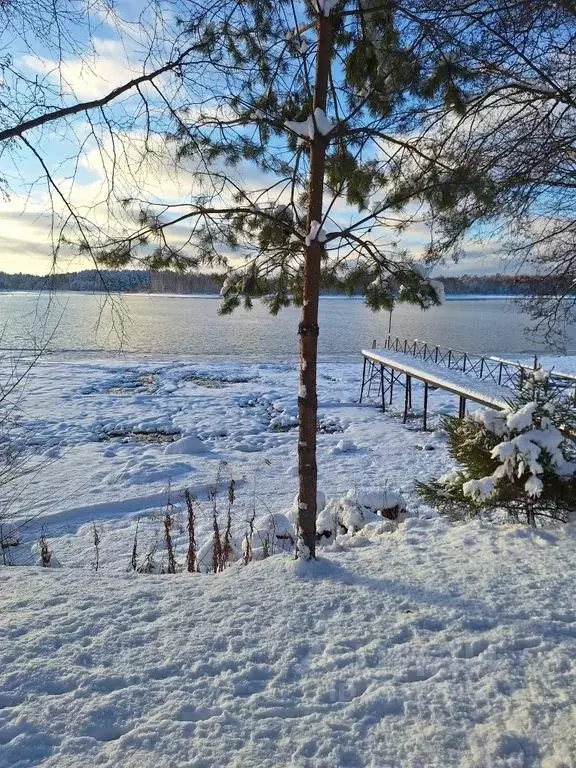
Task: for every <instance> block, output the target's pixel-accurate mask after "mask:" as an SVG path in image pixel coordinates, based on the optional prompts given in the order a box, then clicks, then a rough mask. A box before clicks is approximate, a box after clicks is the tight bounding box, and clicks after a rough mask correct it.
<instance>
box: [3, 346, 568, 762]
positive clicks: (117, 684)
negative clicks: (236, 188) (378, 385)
mask: <svg viewBox="0 0 576 768" xmlns="http://www.w3.org/2000/svg"><path fill="white" fill-rule="evenodd" d="M559 367H560V366H559ZM562 367H564V366H562ZM360 376H361V362H360V360H359V361H358V362H357V363H354V364H349V363H323V364H321V366H320V369H319V403H320V413H319V429H320V432H319V435H318V450H319V467H320V487H321V489H322V491H323V492H324V494H325V495H326V496H327V497H328V506H330V503H331V502H330V500H331V499H332V500H334V499H338V498H341V497H342V496H343V495H344V494H345V493H346V492H347V491H349V489H359V490H361V489H372V493H374V489H379V491H378V493H377V494H376V496H377V498H378V499H380V498H384V497H389V498H390V499H396V500H398V499H399V496H398V495H397V492H398V493H401V494H402V497H403V499H404V500H405V503H406V512H405V515H406V516H407V519H406V520H405V522H401V523H400V524H399V525H396V524H395V523H390V521H383V523H382V524H381V525H372V526H368V527H367V528H365V529H363V530H362V531H360V532H359V533H358V534H356V535H355V536H342V535H340V536H339V537H337V539H336V543H335V544H333V545H330V546H328V547H324V548H322V549H321V559H320V560H319V561H318V562H317V563H315V564H306V563H302V562H298V563H297V562H294V560H293V559H292V558H291V556H290V555H275V556H273V557H270V558H268V559H266V560H264V561H261V562H255V563H252V564H250V565H249V566H242V565H240V564H235V565H233V566H232V567H231V568H230V569H228V570H226V571H225V572H224V573H221V574H217V575H206V574H188V573H177V574H174V575H168V574H166V575H162V576H160V575H140V574H135V573H127V568H128V566H129V562H130V556H131V551H132V546H133V542H134V538H135V531H136V530H138V547H139V557H142V556H143V555H144V554H145V553H146V552H147V551H150V547H153V546H154V544H155V542H157V541H158V539H159V544H158V555H157V558H158V560H159V561H160V563H161V562H162V558H165V553H164V552H163V550H162V540H161V536H159V534H160V532H161V524H162V515H163V513H164V510H165V509H166V508H167V505H168V503H170V505H172V506H170V511H171V513H173V514H174V515H175V517H176V518H177V520H179V524H180V525H181V526H182V531H179V530H178V525H176V526H175V529H174V531H173V537H174V539H173V540H174V546H175V548H176V559H177V560H178V562H179V563H182V562H183V561H184V557H185V553H186V544H187V542H186V536H185V532H184V530H183V529H184V527H185V518H183V515H184V514H185V509H184V505H183V500H182V497H181V495H180V493H181V490H182V489H183V488H188V489H190V491H191V492H192V493H193V494H194V495H195V496H196V497H197V498H198V502H197V504H198V506H197V509H198V521H197V522H198V536H199V539H200V541H199V543H200V544H201V543H202V538H205V537H207V536H209V535H210V531H211V525H212V521H211V517H210V512H211V503H210V502H209V501H207V496H208V495H209V493H210V489H213V488H214V487H221V486H222V492H221V495H220V499H221V500H222V503H223V504H224V506H225V486H226V482H227V481H228V479H229V478H230V477H233V478H234V479H235V480H236V481H237V486H236V493H237V499H236V502H235V505H234V515H235V518H234V524H235V525H236V526H237V532H238V533H240V534H242V532H243V531H244V530H245V526H246V520H247V517H249V516H250V514H251V513H252V512H253V511H256V513H257V514H258V515H262V514H268V513H283V514H287V513H289V511H290V509H291V507H292V504H293V499H294V495H295V492H296V487H297V477H296V467H295V458H296V441H297V435H296V431H295V423H296V412H297V408H296V394H297V368H296V365H295V364H293V363H290V362H284V363H282V362H275V363H271V362H267V363H241V362H229V363H224V362H211V363H206V364H200V363H191V362H189V361H183V360H176V361H167V360H162V361H158V360H156V361H154V360H146V361H139V362H138V361H131V362H130V363H126V362H113V361H111V360H110V359H107V360H101V361H98V360H86V361H58V360H54V359H46V360H44V361H41V362H40V363H39V364H38V366H37V367H35V368H34V369H33V371H32V373H31V377H30V379H29V381H28V383H27V385H26V392H25V395H26V396H25V398H24V399H23V400H22V401H21V402H20V403H19V423H18V424H17V425H16V427H15V430H14V432H13V438H14V440H15V444H16V445H19V446H21V447H23V448H25V449H26V451H28V452H29V454H30V462H31V465H30V466H32V467H33V468H34V469H35V471H34V472H33V473H32V474H30V475H28V476H26V477H25V478H23V480H22V482H21V484H20V486H19V487H18V488H17V493H14V491H13V490H12V491H11V492H10V493H9V494H8V501H9V506H8V511H9V513H10V520H11V524H13V525H15V526H16V528H17V530H18V533H19V535H20V536H21V543H20V545H19V546H17V547H14V548H10V549H9V550H6V552H7V555H8V557H9V558H10V559H11V560H12V561H13V562H14V563H22V564H31V563H34V562H35V561H36V559H37V557H38V554H37V552H36V550H35V543H36V541H37V537H38V536H39V535H40V534H41V533H42V532H43V533H44V534H45V535H46V537H47V539H48V542H49V544H50V547H51V549H52V550H53V552H54V557H55V558H57V559H58V561H59V562H60V563H61V564H62V566H63V567H62V568H49V569H43V568H39V567H35V566H33V565H24V566H23V567H19V568H16V567H0V626H1V629H0V768H32V766H41V768H83V767H84V766H93V765H108V766H122V768H153V767H155V766H157V765H160V764H161V765H166V766H167V767H168V768H180V766H186V767H187V768H188V766H196V767H197V768H200V766H204V767H205V768H213V767H214V768H215V767H216V766H218V767H220V766H230V767H232V766H235V767H236V768H240V767H241V768H244V767H245V766H249V767H250V768H252V767H255V768H268V767H269V768H276V766H295V767H297V768H317V767H318V768H340V766H349V767H350V768H356V767H358V768H451V767H452V766H453V767H454V768H457V767H458V768H520V767H522V768H537V767H541V768H572V766H574V765H576V707H575V705H574V702H575V701H576V662H575V659H576V610H575V609H574V606H575V605H576V585H575V582H574V578H573V574H574V570H575V566H576V546H575V545H576V533H575V532H574V530H573V529H572V528H571V527H565V528H564V529H561V528H556V529H550V530H549V531H533V530H528V529H525V528H521V527H514V526H490V525H488V524H482V523H468V524H465V525H451V524H449V523H448V522H446V521H444V520H442V519H439V518H438V517H436V516H435V515H434V514H433V512H432V511H431V510H429V509H427V508H426V507H425V506H424V505H423V504H422V503H421V502H420V501H419V499H418V498H417V496H416V494H415V492H414V487H413V482H414V480H415V479H417V478H418V479H427V478H430V477H437V476H439V475H441V474H444V473H445V472H446V471H447V470H449V469H450V467H451V460H450V458H449V456H448V454H447V451H446V443H445V440H444V437H443V435H442V434H439V433H423V432H421V431H420V430H421V419H420V418H418V409H419V408H420V407H421V403H422V392H421V391H420V390H419V388H418V387H417V386H414V391H413V402H414V408H415V418H413V419H409V421H408V424H407V425H403V424H402V422H401V418H400V414H401V411H402V405H403V403H402V397H401V393H398V392H397V396H398V402H397V404H396V408H394V407H393V408H392V409H391V411H389V412H387V413H386V414H382V413H381V411H380V410H379V409H378V408H377V407H376V405H377V402H378V400H377V398H375V397H373V399H372V400H370V399H368V400H367V401H366V402H364V403H363V404H362V406H359V405H358V402H357V399H358V395H359V386H360ZM375 394H376V393H375V391H373V392H372V395H373V396H374V395H375ZM456 408H457V402H456V401H455V399H454V398H453V397H452V396H450V395H449V394H448V393H445V392H444V393H443V392H441V391H436V392H433V393H431V398H430V409H431V411H432V412H433V413H434V417H435V418H436V419H437V418H438V417H439V416H440V414H441V413H448V412H454V411H455V410H456ZM434 417H433V418H434ZM217 481H219V484H218V483H217ZM3 493H4V494H5V496H6V494H7V489H6V487H5V488H4V489H3ZM352 496H354V491H353V492H352ZM369 496H370V494H365V495H364V496H363V497H362V498H368V497H369ZM5 501H6V498H5ZM219 503H220V502H219ZM402 503H404V502H402ZM3 509H6V508H5V507H3ZM202 510H204V512H205V514H204V515H203V514H202ZM30 518H32V520H31V522H29V523H28V524H26V525H25V526H24V527H23V528H20V527H19V526H20V525H21V523H22V522H24V521H28V520H30ZM384 529H387V532H383V530H384ZM95 530H97V532H98V535H99V545H98V547H99V552H98V567H99V570H98V571H97V572H95V570H94V567H95V565H94V564H95V559H96V553H95V545H94V531H95Z"/></svg>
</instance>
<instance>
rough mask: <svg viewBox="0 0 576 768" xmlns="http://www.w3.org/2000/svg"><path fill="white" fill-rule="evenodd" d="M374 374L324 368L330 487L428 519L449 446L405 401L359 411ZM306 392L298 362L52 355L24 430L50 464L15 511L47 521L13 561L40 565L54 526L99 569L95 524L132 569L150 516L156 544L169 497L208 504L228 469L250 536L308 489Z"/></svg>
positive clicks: (109, 563)
mask: <svg viewBox="0 0 576 768" xmlns="http://www.w3.org/2000/svg"><path fill="white" fill-rule="evenodd" d="M361 371H362V364H361V361H360V360H358V362H357V363H354V364H346V363H341V364H338V363H325V364H321V366H320V370H319V378H318V383H319V408H320V410H319V429H320V434H319V435H318V452H319V467H320V488H321V490H322V491H323V492H324V494H325V495H326V496H328V497H340V496H343V495H344V494H345V493H346V492H347V491H348V490H349V489H350V488H353V487H359V488H391V489H393V490H398V491H401V492H402V493H403V494H404V495H405V496H406V498H407V499H408V501H409V513H410V514H412V515H415V514H418V509H419V506H420V503H419V501H418V499H417V497H416V495H415V493H414V491H413V487H412V485H413V481H414V479H415V478H420V479H424V478H427V477H429V476H431V475H433V474H436V475H439V474H443V472H445V471H446V463H447V462H449V459H447V456H446V452H445V446H444V443H443V442H442V440H441V439H440V438H438V437H436V436H434V435H431V434H428V433H426V434H425V433H422V432H420V431H419V430H420V427H421V420H420V419H419V418H416V419H414V421H413V422H412V423H411V424H410V425H409V427H411V428H408V429H407V428H406V427H405V426H403V425H402V423H401V419H400V414H401V410H402V403H401V399H402V398H401V397H399V398H398V403H397V406H398V411H397V412H396V415H395V416H394V412H392V416H390V415H386V416H384V415H383V414H382V413H381V412H380V411H379V410H378V408H377V407H376V404H377V399H374V400H372V401H370V400H368V401H366V402H365V403H364V404H363V405H362V406H359V405H358V396H359V392H360V377H361ZM297 391H298V383H297V366H296V364H294V363H287V362H285V363H281V362H278V363H260V364H245V363H241V362H232V363H231V362H228V363H224V362H220V363H210V364H200V363H195V364H194V363H190V362H186V361H173V362H167V361H147V362H131V363H130V364H126V363H114V362H111V361H110V360H106V361H98V360H89V361H84V362H82V361H76V362H71V361H68V362H62V361H57V360H52V359H46V360H44V361H41V362H40V363H39V364H38V366H37V367H36V368H35V369H34V370H33V371H32V374H31V378H30V380H29V382H28V384H27V389H26V396H25V399H24V401H23V405H22V411H21V413H20V422H19V425H18V427H17V429H16V431H15V433H14V439H15V441H16V443H18V444H22V445H24V446H26V447H27V450H29V451H31V452H32V455H33V461H34V462H36V463H37V465H38V472H37V473H36V474H34V476H33V478H32V479H30V477H25V478H24V479H23V481H22V483H21V487H20V488H19V490H18V495H17V497H16V498H15V499H14V501H13V502H12V506H11V512H12V515H13V516H16V517H17V518H18V519H19V520H25V519H28V518H29V517H33V518H34V523H33V525H32V526H27V528H26V533H25V536H24V539H25V542H24V543H25V546H21V547H20V548H18V549H17V550H16V549H15V550H11V551H10V552H9V554H10V557H11V558H12V559H13V560H14V561H16V562H20V563H23V564H27V563H32V562H34V560H35V558H36V554H35V553H34V552H33V549H32V545H33V544H34V541H35V540H36V539H37V537H38V535H39V534H40V532H41V531H43V532H44V533H45V534H46V535H47V536H48V537H49V538H50V539H51V543H52V546H53V548H54V552H55V555H56V556H57V557H58V559H59V560H60V562H61V563H62V564H63V565H69V566H74V567H90V563H91V562H92V559H93V551H92V539H93V525H92V523H93V522H95V523H96V524H97V525H98V526H100V530H101V556H102V557H101V566H102V567H104V568H114V569H116V570H120V571H123V570H124V569H125V568H126V566H127V563H128V561H129V558H130V552H131V548H132V539H133V537H134V531H135V526H136V522H137V521H138V520H139V521H140V533H141V535H143V536H144V538H143V539H142V541H141V543H142V546H144V545H145V544H146V536H148V538H153V537H154V535H155V532H156V531H157V530H158V529H159V520H158V516H159V515H160V514H161V513H162V510H163V508H164V507H165V506H166V504H167V503H168V501H171V502H172V503H174V504H176V507H177V509H181V508H182V506H183V503H182V498H181V490H182V489H183V488H189V489H190V490H191V492H192V493H193V494H194V495H196V496H197V497H198V498H199V499H200V500H204V501H205V500H206V498H207V496H208V493H209V490H210V488H212V487H213V486H214V483H215V479H216V477H217V476H218V475H220V476H221V477H222V478H223V479H224V480H226V479H227V478H229V477H233V478H234V479H235V480H236V482H237V504H236V507H235V509H236V518H237V520H238V525H239V526H241V531H240V533H243V530H244V528H245V521H246V519H247V517H249V516H250V513H251V512H250V511H251V510H253V509H255V511H256V515H257V516H260V515H262V514H265V513H267V512H281V513H284V514H286V513H287V512H288V511H289V510H290V508H291V505H292V501H293V499H294V496H295V494H296V491H297V487H298V485H297V473H296V444H297V431H296V416H297ZM375 394H376V392H375V391H374V392H373V395H375ZM431 401H432V404H433V407H434V408H435V409H436V413H439V412H441V411H453V410H454V407H455V400H454V398H453V397H451V396H448V395H446V393H444V394H441V393H434V395H433V396H432V397H431ZM419 403H421V393H418V391H417V390H416V391H415V395H414V404H415V408H417V407H418V404H419ZM426 449H432V450H426ZM407 468H409V469H410V471H409V472H407ZM1 491H2V489H1V488H0V492H1ZM207 511H209V510H207ZM199 527H200V528H199V534H200V536H202V535H204V534H207V533H208V532H209V531H210V530H211V520H210V518H209V516H208V514H207V515H206V517H204V518H203V517H202V516H201V515H200V516H199Z"/></svg>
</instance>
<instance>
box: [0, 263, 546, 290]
mask: <svg viewBox="0 0 576 768" xmlns="http://www.w3.org/2000/svg"><path fill="white" fill-rule="evenodd" d="M438 279H440V280H442V282H443V283H444V288H445V291H446V293H447V294H448V295H463V294H471V295H502V296H507V295H513V296H521V295H522V294H532V293H542V292H546V288H547V286H546V285H545V284H544V283H543V281H542V279H541V278H537V277H534V276H530V275H518V276H515V277H511V276H506V275H463V276H461V277H440V278H438ZM221 285H222V277H221V276H219V275H215V274H204V273H196V274H181V273H179V272H148V271H146V270H128V269H125V270H119V271H115V270H102V271H100V272H99V271H97V270H95V269H87V270H84V271H82V272H68V273H65V274H61V275H47V276H45V277H39V276H38V275H27V274H15V275H13V274H8V273H7V272H0V291H37V290H52V291H87V292H92V291H111V292H123V293H149V292H150V293H204V294H217V293H219V292H220V287H221ZM548 290H550V291H551V292H553V290H554V287H553V286H552V285H550V286H548ZM324 293H326V294H335V293H336V291H334V290H326V291H324Z"/></svg>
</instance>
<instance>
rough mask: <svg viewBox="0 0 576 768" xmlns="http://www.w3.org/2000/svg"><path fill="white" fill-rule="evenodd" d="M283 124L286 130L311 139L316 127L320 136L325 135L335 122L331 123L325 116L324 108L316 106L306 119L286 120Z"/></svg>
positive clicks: (329, 131) (330, 131) (333, 126)
mask: <svg viewBox="0 0 576 768" xmlns="http://www.w3.org/2000/svg"><path fill="white" fill-rule="evenodd" d="M284 125H285V126H286V128H288V130H290V131H292V132H293V133H296V134H298V136H301V137H302V138H304V139H313V138H314V135H315V133H316V129H318V132H319V133H321V134H322V136H327V135H328V134H329V133H332V131H333V130H334V129H335V128H336V126H337V123H331V122H330V120H328V118H327V117H326V114H325V112H324V110H323V109H320V107H316V109H315V110H314V115H313V116H312V115H309V116H308V117H307V118H306V120H301V121H299V120H286V122H285V123H284Z"/></svg>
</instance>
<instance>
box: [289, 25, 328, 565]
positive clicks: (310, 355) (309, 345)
mask: <svg viewBox="0 0 576 768" xmlns="http://www.w3.org/2000/svg"><path fill="white" fill-rule="evenodd" d="M331 58H332V21H331V19H330V16H324V15H323V14H321V15H319V17H318V56H317V60H316V78H315V83H314V94H313V109H316V108H319V109H322V110H324V111H326V101H327V95H328V80H329V75H330V60H331ZM325 158H326V139H325V137H324V136H323V135H322V134H320V133H319V132H318V131H315V134H314V139H313V140H312V142H311V148H310V183H309V192H308V195H309V199H308V219H307V228H308V232H310V226H311V223H312V222H313V221H318V222H322V198H323V192H324V166H325ZM323 253H324V245H323V244H322V243H320V242H318V241H317V240H315V241H313V242H311V243H310V245H308V246H306V250H305V264H304V292H303V299H304V304H303V306H302V316H301V321H300V326H299V328H298V333H299V334H300V391H299V394H298V415H299V418H300V427H299V433H298V477H299V493H298V501H299V507H298V545H297V547H298V556H299V557H303V558H306V559H308V560H309V559H313V558H314V557H315V556H316V489H317V483H318V470H317V465H316V429H317V412H318V400H317V395H316V364H317V357H318V334H319V328H318V299H319V296H320V269H321V264H322V256H323Z"/></svg>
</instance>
